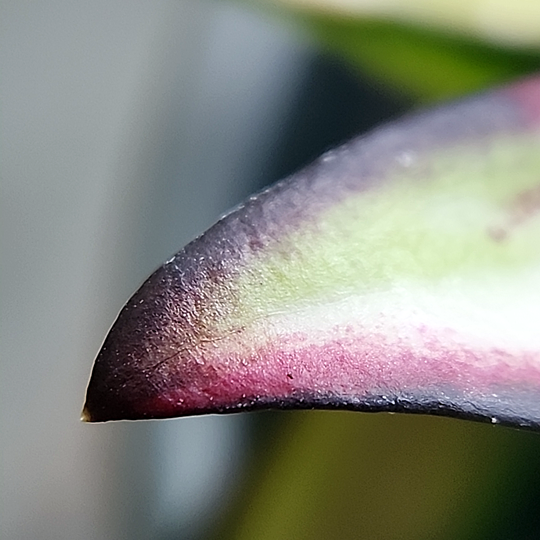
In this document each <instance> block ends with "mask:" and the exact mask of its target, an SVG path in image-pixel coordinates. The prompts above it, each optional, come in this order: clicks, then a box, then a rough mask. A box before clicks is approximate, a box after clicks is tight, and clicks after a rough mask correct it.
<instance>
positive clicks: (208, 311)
mask: <svg viewBox="0 0 540 540" xmlns="http://www.w3.org/2000/svg"><path fill="white" fill-rule="evenodd" d="M539 112H540V79H539V78H532V79H529V80H527V81H524V82H521V83H517V84H515V85H512V86H509V87H506V88H502V89H499V90H496V91H493V92H489V93H486V94H483V95H479V96H474V97H472V98H470V99H468V100H464V101H461V102H458V103H453V104H449V105H445V106H443V107H440V108H437V109H434V110H431V111H425V112H421V113H418V114H416V115H411V116H408V117H406V118H404V119H402V120H400V121H397V122H394V123H391V124H388V125H386V126H383V127H381V128H379V129H377V130H375V131H374V132H372V133H371V134H370V135H367V136H364V137H361V138H358V139H354V140H352V141H351V142H349V143H347V144H345V145H344V146H342V147H340V148H338V149H336V150H333V151H331V152H328V153H327V154H325V155H324V156H322V157H321V158H320V159H319V160H318V161H317V162H316V163H315V164H313V165H312V166H310V167H308V168H307V169H305V170H304V171H301V172H299V173H298V174H296V175H294V176H292V177H290V178H288V179H286V180H284V181H282V182H278V183H277V184H276V185H274V186H273V187H272V188H270V189H268V190H266V191H264V192H262V193H260V194H259V195H257V196H255V197H252V198H250V199H249V200H248V201H247V202H246V203H245V204H244V205H243V206H241V207H240V208H238V209H237V210H235V211H234V212H232V213H231V214H229V215H228V216H227V217H226V218H224V219H222V220H221V221H219V222H218V223H217V224H216V225H214V226H213V227H212V228H211V229H210V230H209V231H207V232H206V233H205V234H204V235H203V236H202V237H200V238H198V239H197V240H195V241H194V242H192V243H191V244H189V245H188V246H186V247H185V248H184V249H183V250H181V251H180V252H179V253H178V254H177V255H176V256H175V257H174V259H172V260H171V261H169V262H167V263H166V264H164V265H163V266H162V267H161V268H159V269H158V270H157V271H156V272H155V273H154V274H153V275H152V276H151V277H150V278H149V279H148V280H147V281H146V283H144V285H143V286H142V287H141V288H140V289H139V290H138V291H137V292H136V293H135V295H134V296H133V297H132V298H131V299H130V300H129V302H128V303H127V304H126V306H125V307H124V308H123V309H122V311H121V312H120V314H119V316H118V319H117V320H116V322H115V324H114V325H113V327H112V329H111V331H110V333H109V335H108V336H107V338H106V340H105V343H104V345H103V347H102V349H101V351H100V353H99V355H98V357H97V359H96V362H95V364H94V368H93V372H92V376H91V380H90V383H89V386H88V390H87V399H86V404H85V409H84V411H83V420H85V421H91V422H101V421H107V420H118V419H142V418H166V417H173V416H184V415H191V414H204V413H224V412H235V411H243V410H249V409H255V408H268V407H273V408H313V407H318V408H343V409H353V410H363V411H398V412H416V413H418V412H419V413H430V414H443V415H448V416H457V417H462V418H470V419H477V420H483V421H487V422H492V423H503V424H509V425H513V426H523V427H529V428H534V429H538V428H539V427H540V331H539V330H540V329H539V323H538V321H540V251H539V250H538V246H539V245H540V199H539V196H538V194H539V193H540V175H539V171H540V114H539Z"/></svg>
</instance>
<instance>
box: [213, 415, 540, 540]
mask: <svg viewBox="0 0 540 540" xmlns="http://www.w3.org/2000/svg"><path fill="white" fill-rule="evenodd" d="M283 435H284V436H283V438H282V439H280V440H279V442H278V443H276V444H275V445H274V446H272V445H267V446H266V448H267V456H266V457H267V460H266V467H263V466H261V462H260V461H259V462H257V463H258V467H257V469H256V471H255V475H254V476H253V477H252V478H251V479H250V482H249V486H248V489H247V490H246V491H245V493H244V497H243V498H242V499H241V500H239V501H238V506H237V508H236V512H234V514H233V516H232V519H231V521H230V522H229V526H228V527H227V531H224V530H221V532H220V534H219V538H230V539H234V540H252V539H253V538H257V539H258V540H275V539H278V538H294V539H295V540H308V539H309V540H326V539H334V538H339V539H340V540H346V539H364V538H365V539H368V538H377V539H383V540H393V539H396V540H397V539H400V540H407V539H411V540H413V539H414V540H422V539H437V540H444V539H449V540H450V539H455V538H461V539H464V538H468V539H472V538H490V537H491V538H492V537H493V536H490V535H491V533H493V529H495V530H496V529H498V528H500V526H501V525H502V524H503V523H504V522H505V520H506V521H508V522H509V523H512V519H513V518H516V513H515V504H514V501H515V500H519V498H520V496H521V495H522V493H521V492H522V491H523V485H522V484H521V485H520V482H523V479H524V476H525V472H524V471H525V467H526V466H531V463H530V458H531V456H533V455H534V451H535V449H536V450H537V448H538V437H537V436H535V435H533V434H528V433H519V432H516V431H512V430H505V429H497V428H493V427H492V426H481V425H475V424H469V423H465V422H457V421H452V420H442V419H434V418H426V417H414V416H413V417H406V418H398V417H396V416H390V415H375V416H367V415H355V414H347V413H345V414H336V413H331V412H309V413H296V414H295V415H294V416H292V417H291V418H290V422H289V424H288V425H287V428H286V430H285V432H284V434H283ZM514 526H515V524H514ZM516 532H517V533H518V531H516ZM517 537H520V536H519V534H517V535H516V536H515V538H517ZM497 538H498V536H497Z"/></svg>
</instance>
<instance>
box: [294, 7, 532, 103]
mask: <svg viewBox="0 0 540 540" xmlns="http://www.w3.org/2000/svg"><path fill="white" fill-rule="evenodd" d="M302 21H303V23H304V24H306V25H308V27H309V28H310V30H311V31H312V32H314V34H315V35H316V36H317V37H318V38H319V39H320V40H321V43H322V44H323V46H324V47H326V48H327V49H328V50H330V51H331V52H334V53H336V54H340V55H342V57H343V58H345V59H346V60H347V61H349V62H351V63H352V64H353V66H354V67H356V68H358V69H359V70H360V71H361V73H363V74H368V75H371V76H372V77H373V78H375V79H377V80H379V81H381V82H383V83H385V84H387V85H389V86H390V87H391V88H393V89H395V90H399V91H400V92H404V93H406V94H408V96H410V97H411V98H412V99H414V100H415V101H419V102H429V101H434V100H440V99H447V98H452V97H456V96H459V95H463V94H466V93H469V92H474V91H477V90H480V89H483V88H487V87H489V86H492V85H494V84H499V83H502V82H505V81H508V80H511V79H515V78H516V77H518V76H521V75H525V74H527V73H531V72H532V71H535V70H537V69H539V68H540V56H539V55H537V54H533V53H525V52H520V51H516V50H513V49H503V48H500V47H495V46H492V45H488V44H485V43H482V42H480V41H474V40H472V39H471V40H467V39H459V38H457V37H454V36H450V35H447V34H441V33H436V32H434V31H431V30H425V29H419V28H414V27H410V26H404V25H400V24H397V23H391V22H384V21H374V20H371V21H366V20H356V19H352V18H338V17H323V16H321V15H307V14H306V15H304V16H303V17H302ZM539 31H540V30H539Z"/></svg>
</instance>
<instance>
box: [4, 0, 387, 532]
mask: <svg viewBox="0 0 540 540" xmlns="http://www.w3.org/2000/svg"><path fill="white" fill-rule="evenodd" d="M0 9H1V13H0V25H1V35H0V39H1V46H0V77H1V79H0V85H1V88H0V95H1V119H0V122H1V124H0V136H1V143H0V151H1V168H0V175H1V178H0V182H1V183H0V185H1V189H2V194H1V199H0V200H1V210H0V216H1V220H2V222H1V229H0V234H1V250H2V251H1V257H0V264H1V265H2V266H1V270H0V272H1V273H0V276H1V298H0V302H1V304H0V306H1V307H0V316H1V318H2V320H1V326H0V331H1V338H0V339H1V341H0V351H1V355H2V356H1V364H0V369H1V373H0V384H1V390H0V391H1V395H0V398H1V410H0V416H1V435H0V437H1V438H0V444H1V448H0V451H1V474H2V478H1V502H0V511H1V515H0V533H1V538H2V540H27V539H34V538H36V539H40V540H60V539H81V540H92V539H103V538H114V539H123V538H125V539H138V538H141V539H143V538H158V539H159V538H202V537H204V536H205V535H206V534H207V532H208V531H209V530H210V528H211V527H212V525H213V524H214V523H215V522H216V520H218V519H219V518H220V516H221V514H222V513H223V512H225V511H226V509H227V503H228V501H229V500H230V499H232V498H233V497H234V492H235V489H236V488H237V486H238V485H239V482H240V481H241V479H242V475H243V474H244V468H243V467H242V464H243V463H244V461H245V460H246V459H247V458H248V456H249V453H250V447H251V446H250V445H251V440H252V435H251V423H252V418H253V416H252V415H236V416H229V417H206V418H196V419H183V420H176V421H167V422H159V423H158V422H153V423H152V422H146V423H131V424H130V423H116V424H113V425H83V424H81V423H80V422H79V413H80V409H81V406H82V402H83V398H84V389H85V386H86V383H87V380H88V376H89V373H90V369H91V365H92V361H93V358H94V356H95V354H96V352H97V350H98V349H99V346H100V344H101V341H102V340H103V338H104V336H105V334H106V332H107V329H108V327H109V326H110V325H111V323H112V321H113V320H114V318H115V316H116V314H117V312H118V311H119V309H120V308H121V306H122V304H123V303H124V302H125V301H126V300H127V299H128V297H129V296H130V294H131V293H133V292H134V290H135V289H136V288H137V286H138V285H139V284H140V283H141V282H142V281H143V280H144V279H145V278H146V277H147V275H148V274H149V273H150V272H151V271H152V270H154V268H155V267H156V266H158V265H159V264H160V263H161V262H162V261H163V260H165V259H167V258H168V257H169V256H170V255H171V254H172V253H174V252H175V251H177V250H178V249H180V248H181V247H182V246H183V245H184V244H185V243H186V242H188V241H189V240H190V239H192V238H193V237H194V236H195V235H197V234H198V233H200V232H202V231H203V230H204V229H205V228H207V227H208V226H209V225H211V224H212V222H213V221H215V220H216V219H217V217H218V216H219V215H220V214H221V213H222V212H224V211H225V210H226V209H227V208H229V207H231V206H232V205H234V204H236V203H237V202H238V201H239V200H240V199H241V198H242V197H244V196H246V195H247V194H249V193H250V192H251V191H253V190H255V189H259V188H261V187H262V186H264V185H265V184H267V183H268V182H271V181H274V180H277V179H278V178H279V177H280V176H283V175H285V174H288V173H290V172H292V171H293V170H294V169H296V168H298V167H299V166H301V165H302V164H304V163H306V162H307V161H309V160H310V159H311V158H313V157H315V156H316V155H317V154H318V153H319V152H321V151H322V150H324V149H325V148H326V147H328V146H330V145H332V144H335V143H336V142H339V141H340V140H342V139H344V138H345V137H347V136H348V135H350V134H353V133H354V132H356V131H359V130H361V129H364V128H366V127H368V126H369V125H370V124H372V123H373V122H375V121H377V120H378V119H379V118H380V117H383V116H387V115H390V114H392V113H394V112H395V111H396V110H397V108H398V107H397V105H396V104H395V103H390V102H388V101H387V100H386V99H385V98H383V97H381V96H379V95H378V93H377V92H376V91H375V90H370V89H369V88H360V87H358V86H357V83H356V81H357V79H353V78H352V76H350V75H349V74H348V73H347V72H346V70H345V68H343V67H341V66H339V65H337V64H335V63H334V62H333V61H332V60H331V59H328V58H324V57H322V56H320V55H319V53H318V52H317V50H316V49H315V48H314V45H313V44H312V43H310V41H309V40H308V39H307V37H306V36H304V35H302V32H300V31H298V29H295V28H293V27H291V26H290V25H288V24H285V23H283V22H280V21H279V20H277V19H275V18H272V17H269V16H268V14H265V13H263V12H261V11H258V10H256V9H255V8H254V7H253V6H249V5H247V4H245V5H244V4H235V3H226V2H209V1H197V2H195V1H192V2H186V1H167V2H165V1H154V2H143V1H138V0H120V1H118V0H116V1H110V0H107V1H94V2H84V3H83V2H72V1H67V0H66V1H51V2H38V1H35V2H25V1H15V0H13V1H3V2H2V3H1V4H0Z"/></svg>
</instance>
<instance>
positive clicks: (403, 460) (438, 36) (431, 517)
mask: <svg viewBox="0 0 540 540" xmlns="http://www.w3.org/2000/svg"><path fill="white" fill-rule="evenodd" d="M280 17H284V15H283V13H281V14H280ZM285 17H289V18H290V17H293V18H295V19H296V21H297V22H299V23H300V24H302V25H304V27H305V28H307V29H308V30H309V31H310V32H312V34H313V35H314V36H315V37H316V38H317V39H319V40H320V43H321V47H323V48H324V49H326V50H329V51H332V52H333V53H335V54H338V55H341V57H342V58H343V59H344V60H345V61H347V62H349V63H352V65H353V66H355V68H356V69H358V70H359V73H361V74H362V75H363V76H365V75H366V74H367V75H369V76H370V77H372V78H373V79H374V80H376V81H378V82H379V83H382V84H385V85H386V86H387V87H390V88H391V89H393V90H398V91H399V92H401V93H404V94H405V95H406V96H407V97H408V98H409V99H410V100H411V101H412V102H413V103H425V102H430V101H434V100H440V99H443V98H449V97H454V96H458V95H462V94H465V93H468V92H472V91H477V90H480V89H483V88H486V87H489V86H491V85H495V84H500V83H503V82H505V81H508V80H510V79H513V78H516V77H518V76H520V75H525V74H527V73H531V72H532V71H534V70H537V69H538V68H539V67H540V55H539V54H538V53H534V52H523V51H519V50H516V49H509V48H506V49H505V48H503V47H499V46H494V45H492V44H487V43H483V42H481V41H480V40H479V39H478V38H472V37H469V38H467V37H463V36H462V37H456V35H455V34H454V35H452V34H451V33H445V32H440V31H439V32H437V31H435V30H433V29H429V28H427V29H426V28H420V27H419V26H418V27H414V26H407V25H405V24H400V23H396V22H389V21H383V20H367V19H360V18H352V17H339V16H337V15H335V14H333V15H328V14H327V15H324V14H321V13H320V12H310V11H292V10H291V11H290V12H288V13H286V14H285ZM539 32H540V30H539ZM254 417H255V418H256V420H257V421H258V424H259V427H260V426H262V429H261V431H260V433H261V437H260V438H259V444H258V446H257V451H256V452H255V454H254V458H253V460H252V463H251V465H250V469H249V470H250V473H249V475H248V479H247V480H246V482H245V486H244V489H243V491H242V492H241V494H240V496H239V498H238V499H236V500H234V501H232V503H231V509H230V512H229V514H228V516H227V517H226V519H225V520H224V523H223V524H222V526H221V527H220V529H219V531H217V533H216V538H220V539H222V538H230V539H235V540H255V539H257V540H277V539H294V540H308V539H309V540H331V539H332V540H333V539H340V540H346V539H366V540H368V539H369V540H374V539H376V540H393V539H396V540H398V539H399V540H408V539H410V540H413V539H414V540H422V539H426V540H427V539H437V540H446V539H448V540H450V539H456V538H459V539H471V540H473V539H474V540H479V539H486V540H487V539H490V540H493V539H494V540H497V539H500V540H503V539H505V540H506V539H508V538H513V539H516V540H517V539H526V538H536V537H540V436H539V435H537V434H534V433H528V432H523V431H518V430H511V429H508V428H503V427H501V426H492V425H485V424H477V423H472V422H465V421H461V420H453V419H443V418H431V417H421V416H406V415H389V414H371V415H370V414H361V413H347V412H321V411H317V412H315V411H309V412H280V413H263V414H260V413H259V414H257V415H255V416H254Z"/></svg>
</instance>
